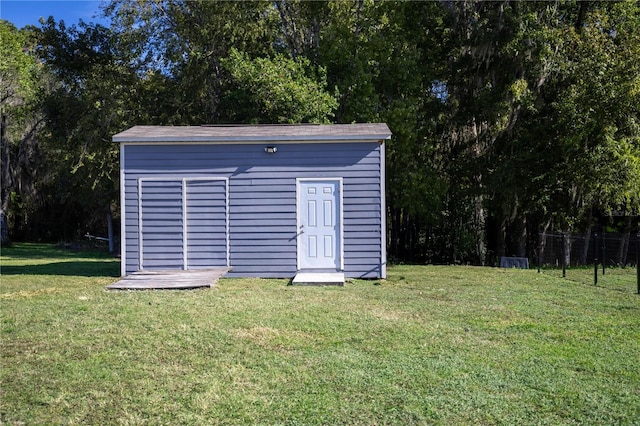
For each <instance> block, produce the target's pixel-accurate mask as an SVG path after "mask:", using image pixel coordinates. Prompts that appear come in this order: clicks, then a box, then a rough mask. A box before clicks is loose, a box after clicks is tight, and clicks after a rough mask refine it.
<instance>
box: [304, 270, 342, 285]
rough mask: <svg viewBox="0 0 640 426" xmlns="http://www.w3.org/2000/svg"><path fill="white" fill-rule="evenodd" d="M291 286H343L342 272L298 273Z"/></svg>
mask: <svg viewBox="0 0 640 426" xmlns="http://www.w3.org/2000/svg"><path fill="white" fill-rule="evenodd" d="M292 284H296V285H344V273H343V272H298V273H297V274H296V276H295V277H294V278H293V281H292Z"/></svg>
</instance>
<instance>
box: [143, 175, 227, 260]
mask: <svg viewBox="0 0 640 426" xmlns="http://www.w3.org/2000/svg"><path fill="white" fill-rule="evenodd" d="M227 203H228V201H227V182H226V181H225V180H221V179H211V180H209V179H185V180H183V179H172V178H168V179H166V180H164V179H149V180H147V179H141V180H140V200H139V208H140V224H141V226H142V227H141V232H140V234H139V235H140V237H139V239H140V251H141V256H140V259H141V264H140V266H141V269H147V270H148V269H151V270H153V269H156V270H157V269H202V268H206V267H218V266H226V265H227V263H228V262H227V258H228V255H227V249H228V244H227V231H228V225H227V209H228V206H227ZM185 229H186V235H185Z"/></svg>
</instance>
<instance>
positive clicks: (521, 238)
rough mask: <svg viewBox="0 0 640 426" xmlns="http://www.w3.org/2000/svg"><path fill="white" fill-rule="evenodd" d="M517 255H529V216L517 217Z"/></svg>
mask: <svg viewBox="0 0 640 426" xmlns="http://www.w3.org/2000/svg"><path fill="white" fill-rule="evenodd" d="M515 234H516V256H518V257H526V256H527V218H526V217H525V216H521V217H518V218H517V219H516V232H515Z"/></svg>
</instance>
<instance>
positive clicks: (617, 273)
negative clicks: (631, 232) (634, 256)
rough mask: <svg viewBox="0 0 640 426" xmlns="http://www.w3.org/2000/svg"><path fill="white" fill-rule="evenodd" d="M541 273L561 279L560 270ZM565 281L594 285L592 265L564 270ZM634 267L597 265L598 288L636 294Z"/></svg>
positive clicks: (546, 270)
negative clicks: (603, 267) (603, 270)
mask: <svg viewBox="0 0 640 426" xmlns="http://www.w3.org/2000/svg"><path fill="white" fill-rule="evenodd" d="M542 272H543V273H544V274H548V275H551V276H554V277H558V278H560V277H562V268H548V267H546V268H543V270H542ZM565 274H566V279H567V280H570V281H575V282H577V283H581V284H584V285H595V280H594V270H593V265H590V266H577V267H576V266H574V267H570V268H566V271H565ZM637 276H638V275H637V270H636V267H635V266H632V267H631V266H629V267H625V268H621V267H609V266H607V267H605V273H604V274H603V273H602V265H598V284H597V285H598V286H600V287H603V288H606V289H609V290H615V291H623V292H626V293H636V294H637V293H638V278H637Z"/></svg>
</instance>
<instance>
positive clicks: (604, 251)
mask: <svg viewBox="0 0 640 426" xmlns="http://www.w3.org/2000/svg"><path fill="white" fill-rule="evenodd" d="M603 228H604V227H603ZM605 235H606V232H605V230H604V229H602V275H604V273H605V272H604V264H605V263H607V257H606V256H607V251H606V250H607V242H606V240H605Z"/></svg>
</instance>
